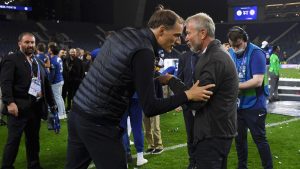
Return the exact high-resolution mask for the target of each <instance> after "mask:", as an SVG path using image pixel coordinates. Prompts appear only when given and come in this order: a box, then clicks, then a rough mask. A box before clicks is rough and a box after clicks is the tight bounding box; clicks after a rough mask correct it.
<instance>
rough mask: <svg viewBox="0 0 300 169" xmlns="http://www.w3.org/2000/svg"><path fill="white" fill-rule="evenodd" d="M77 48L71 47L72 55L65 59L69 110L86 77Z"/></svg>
mask: <svg viewBox="0 0 300 169" xmlns="http://www.w3.org/2000/svg"><path fill="white" fill-rule="evenodd" d="M76 54H77V53H76V49H70V57H69V58H67V59H66V60H65V63H64V66H65V67H64V68H66V69H65V71H66V73H67V75H65V76H64V77H66V78H67V79H65V83H67V84H66V87H67V112H68V111H69V110H70V109H71V105H72V100H73V97H74V95H75V93H76V91H77V89H78V87H79V85H80V83H81V81H82V79H83V77H84V68H83V63H82V60H80V59H79V58H78V57H77V56H76Z"/></svg>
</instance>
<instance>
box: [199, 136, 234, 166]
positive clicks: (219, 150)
mask: <svg viewBox="0 0 300 169" xmlns="http://www.w3.org/2000/svg"><path fill="white" fill-rule="evenodd" d="M232 140H233V138H231V139H220V138H212V139H204V140H202V141H198V142H197V143H196V145H195V153H194V155H195V159H196V165H195V167H194V168H193V169H226V168H227V157H228V154H229V151H230V147H231V144H232Z"/></svg>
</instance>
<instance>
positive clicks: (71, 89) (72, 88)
mask: <svg viewBox="0 0 300 169" xmlns="http://www.w3.org/2000/svg"><path fill="white" fill-rule="evenodd" d="M79 85H80V82H78V81H70V82H68V85H67V86H68V89H67V109H66V110H67V111H68V110H71V107H72V100H73V97H74V96H75V94H76V91H77V89H78V88H79Z"/></svg>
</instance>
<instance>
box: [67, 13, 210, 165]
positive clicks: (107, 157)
mask: <svg viewBox="0 0 300 169" xmlns="http://www.w3.org/2000/svg"><path fill="white" fill-rule="evenodd" d="M148 26H149V28H145V29H140V30H138V29H133V28H125V29H122V30H120V31H118V32H116V33H114V34H112V35H111V36H109V37H108V38H107V39H106V41H105V42H104V44H103V46H102V47H101V51H100V53H99V54H98V56H97V57H96V59H95V60H94V63H93V64H92V66H91V68H90V70H89V73H88V74H87V75H86V76H85V78H84V79H83V81H82V83H81V84H80V86H79V89H78V91H77V93H76V95H75V97H74V99H73V107H72V111H71V112H70V115H69V117H68V131H69V135H68V148H67V163H66V166H65V168H66V169H78V168H87V167H88V165H89V164H90V162H91V161H93V162H94V164H95V166H96V168H101V169H125V168H127V166H126V157H125V151H124V148H123V145H122V139H121V138H122V132H123V131H122V130H123V129H121V128H120V127H119V124H120V120H121V118H122V116H123V114H124V113H125V111H126V108H127V107H128V103H129V99H130V98H131V97H132V96H133V93H134V91H137V94H138V97H139V99H140V103H141V106H142V108H143V110H144V113H145V115H146V116H155V115H158V114H162V113H165V112H167V111H170V110H172V109H174V108H176V107H178V106H179V105H182V104H183V103H186V102H188V101H192V100H195V101H197V100H206V99H208V98H209V97H210V95H211V94H212V92H211V91H208V90H206V89H208V88H210V87H213V86H214V85H213V84H210V85H207V86H205V87H198V86H197V85H198V83H196V84H195V85H194V86H193V87H192V88H191V89H189V90H186V91H182V92H179V93H178V94H176V95H174V96H171V97H170V98H159V99H158V98H157V97H156V96H155V91H154V84H153V83H154V80H153V75H154V70H153V67H154V59H155V57H157V56H158V55H157V51H158V50H157V49H158V46H160V47H161V48H163V49H164V50H166V51H167V52H171V50H172V48H173V46H174V44H175V41H176V40H177V39H178V38H179V37H180V36H181V33H182V30H183V20H182V19H181V17H179V16H178V15H177V14H176V13H175V12H173V11H171V10H164V9H160V10H158V11H156V12H155V13H154V14H153V15H152V17H151V18H150V20H149V23H148ZM125 42H126V43H125Z"/></svg>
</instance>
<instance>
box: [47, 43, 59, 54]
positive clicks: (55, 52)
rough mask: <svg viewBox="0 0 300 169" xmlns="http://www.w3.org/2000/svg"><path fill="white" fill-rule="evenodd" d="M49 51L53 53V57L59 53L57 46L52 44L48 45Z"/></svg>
mask: <svg viewBox="0 0 300 169" xmlns="http://www.w3.org/2000/svg"><path fill="white" fill-rule="evenodd" d="M49 49H50V51H51V52H52V53H53V55H58V53H59V48H58V46H56V45H54V44H50V45H49Z"/></svg>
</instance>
